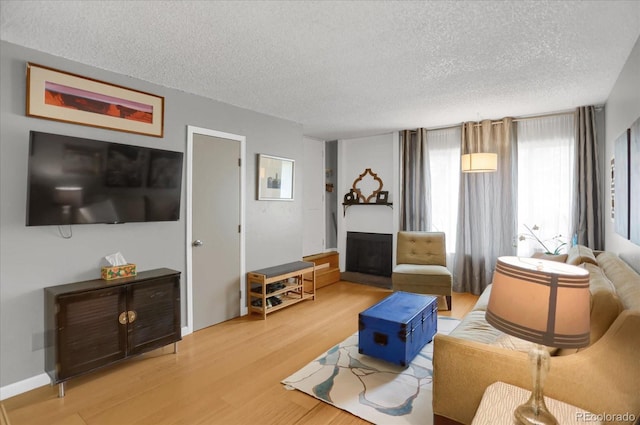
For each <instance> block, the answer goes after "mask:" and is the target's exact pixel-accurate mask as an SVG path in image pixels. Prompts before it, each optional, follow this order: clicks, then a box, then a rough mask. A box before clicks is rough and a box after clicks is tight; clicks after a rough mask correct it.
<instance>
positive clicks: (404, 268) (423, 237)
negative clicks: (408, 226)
mask: <svg viewBox="0 0 640 425" xmlns="http://www.w3.org/2000/svg"><path fill="white" fill-rule="evenodd" d="M446 266H447V260H446V248H445V235H444V233H442V232H416V231H412V232H409V231H402V232H398V240H397V249H396V266H395V267H394V268H393V272H392V273H391V282H392V284H393V290H394V291H404V292H413V293H417V294H429V295H437V296H438V309H440V310H447V309H448V310H451V287H452V285H453V277H452V276H451V272H449V270H448V269H447V267H446Z"/></svg>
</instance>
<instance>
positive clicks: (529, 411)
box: [513, 403, 558, 425]
mask: <svg viewBox="0 0 640 425" xmlns="http://www.w3.org/2000/svg"><path fill="white" fill-rule="evenodd" d="M513 416H514V418H515V423H516V424H518V425H533V424H535V425H558V421H557V420H556V418H555V417H554V416H553V415H552V414H551V412H549V410H547V406H545V405H544V404H543V405H542V406H539V405H535V404H530V403H525V404H523V405H521V406H518V408H517V409H516V410H515V412H513Z"/></svg>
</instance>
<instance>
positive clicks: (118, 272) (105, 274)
mask: <svg viewBox="0 0 640 425" xmlns="http://www.w3.org/2000/svg"><path fill="white" fill-rule="evenodd" d="M135 275H136V265H135V264H131V263H129V264H125V265H123V266H105V267H102V271H101V273H100V277H102V279H104V280H113V279H120V278H123V277H132V276H135Z"/></svg>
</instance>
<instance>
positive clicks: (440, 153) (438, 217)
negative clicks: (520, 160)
mask: <svg viewBox="0 0 640 425" xmlns="http://www.w3.org/2000/svg"><path fill="white" fill-rule="evenodd" d="M460 133H461V129H460V127H455V128H446V129H441V130H428V131H427V149H428V150H429V167H430V174H431V223H432V224H431V230H432V231H434V232H444V233H445V236H446V242H447V265H448V266H449V267H452V266H453V253H454V252H455V249H456V228H457V225H458V192H459V185H460V137H461V134H460Z"/></svg>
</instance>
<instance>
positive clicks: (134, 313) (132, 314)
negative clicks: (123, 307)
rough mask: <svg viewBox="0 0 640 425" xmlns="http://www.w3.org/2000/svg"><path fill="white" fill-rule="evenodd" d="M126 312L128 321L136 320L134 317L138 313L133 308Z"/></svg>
mask: <svg viewBox="0 0 640 425" xmlns="http://www.w3.org/2000/svg"><path fill="white" fill-rule="evenodd" d="M127 314H128V319H129V323H133V322H135V321H136V317H138V315H137V314H136V312H135V311H134V310H130V311H128V312H127Z"/></svg>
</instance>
